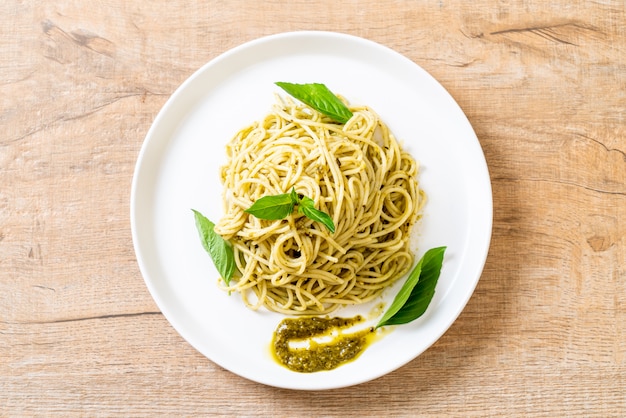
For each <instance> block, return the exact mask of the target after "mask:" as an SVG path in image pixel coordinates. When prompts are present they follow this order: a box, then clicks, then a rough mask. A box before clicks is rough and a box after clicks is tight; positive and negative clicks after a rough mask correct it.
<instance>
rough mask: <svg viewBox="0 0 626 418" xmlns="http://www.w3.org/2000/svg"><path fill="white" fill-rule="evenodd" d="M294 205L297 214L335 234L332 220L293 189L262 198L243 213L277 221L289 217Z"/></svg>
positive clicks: (309, 199) (313, 203)
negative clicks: (318, 223) (296, 207)
mask: <svg viewBox="0 0 626 418" xmlns="http://www.w3.org/2000/svg"><path fill="white" fill-rule="evenodd" d="M296 205H298V212H299V213H302V214H303V215H304V216H306V217H307V218H309V219H312V220H314V221H316V222H321V223H322V224H324V225H325V226H326V228H328V229H329V230H330V232H335V224H334V223H333V220H332V218H331V217H330V216H329V215H328V214H327V213H324V212H322V211H321V210H318V209H315V202H314V201H313V199H311V198H310V197H306V196H302V195H299V194H297V193H296V188H295V187H292V188H291V191H290V192H289V193H283V194H277V195H274V196H263V197H262V198H260V199H259V200H257V201H256V202H254V203H253V204H252V206H250V207H249V208H248V209H246V210H245V211H244V212H246V213H249V214H251V215H253V216H255V217H257V218H259V219H265V220H269V221H277V220H279V219H284V218H286V217H287V216H289V214H291V212H293V209H294V207H295V206H296Z"/></svg>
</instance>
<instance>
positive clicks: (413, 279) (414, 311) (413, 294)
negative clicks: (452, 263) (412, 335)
mask: <svg viewBox="0 0 626 418" xmlns="http://www.w3.org/2000/svg"><path fill="white" fill-rule="evenodd" d="M445 251H446V247H437V248H432V249H430V250H428V251H426V254H424V256H423V257H422V258H421V259H420V260H419V261H418V262H417V265H416V266H415V268H414V269H413V271H411V273H410V274H409V277H408V278H407V280H406V282H405V283H404V285H402V288H400V291H399V292H398V294H397V295H396V297H395V298H394V300H393V302H392V303H391V305H390V306H389V309H387V312H385V314H384V315H383V317H382V318H381V319H380V321H379V322H378V324H377V325H376V328H379V327H382V326H385V325H400V324H406V323H409V322H411V321H413V320H415V319H417V318H419V317H420V316H422V315H423V314H424V312H426V309H427V308H428V305H429V304H430V302H431V300H432V299H433V296H434V295H435V287H436V286H437V281H438V279H439V275H440V273H441V266H442V265H443V255H444V253H445Z"/></svg>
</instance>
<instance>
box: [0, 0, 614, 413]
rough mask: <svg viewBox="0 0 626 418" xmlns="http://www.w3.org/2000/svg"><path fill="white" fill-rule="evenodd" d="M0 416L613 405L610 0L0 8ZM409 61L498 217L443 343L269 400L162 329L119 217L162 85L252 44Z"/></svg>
mask: <svg viewBox="0 0 626 418" xmlns="http://www.w3.org/2000/svg"><path fill="white" fill-rule="evenodd" d="M0 17H2V25H1V26H0V35H1V36H0V133H1V134H0V416H48V415H57V416H154V415H165V416H194V415H198V416H210V415H221V416H230V415H232V416H284V417H291V416H373V417H374V416H422V415H423V416H544V417H554V416H569V417H572V416H580V417H588V416H598V417H611V416H614V417H618V416H626V394H625V392H626V325H625V324H626V5H625V3H624V1H623V0H597V1H579V0H574V1H572V0H552V1H522V0H507V1H494V0H476V1H461V0H454V1H451V0H432V1H426V0H418V1H408V0H407V1H392V2H386V1H367V0H361V1H357V0H351V1H343V2H342V1H322V0H320V1H310V2H309V1H304V0H294V1H290V2H281V1H273V0H272V1H259V2H255V1H243V0H242V1H202V0H200V1H176V0H169V1H157V0H154V1H151V0H141V1H138V0H109V1H78V0H75V1H18V0H5V1H3V2H1V3H0ZM304 29H307V30H311V29H314V30H330V31H337V32H344V33H350V34H354V35H358V36H362V37H366V38H368V39H371V40H373V41H376V42H379V43H382V44H384V45H386V46H388V47H391V48H393V49H395V50H396V51H398V52H400V53H402V54H404V55H405V56H407V57H408V58H410V59H411V60H413V61H414V62H416V63H417V64H419V65H420V66H422V67H423V68H424V69H426V70H427V71H428V72H430V73H431V74H432V75H433V76H434V77H435V78H436V79H437V80H439V82H440V83H441V84H442V85H443V86H444V87H445V88H446V89H448V91H449V92H450V93H451V94H452V96H453V97H454V98H455V99H456V100H457V102H458V103H459V105H460V106H461V107H462V109H463V110H464V111H465V113H466V114H467V116H468V119H469V120H470V122H471V123H472V125H473V127H474V129H475V131H476V133H477V135H478V138H479V140H480V143H481V145H482V147H483V150H484V153H485V156H486V159H487V163H488V165H489V170H490V174H491V179H492V186H493V203H494V220H493V221H494V223H493V236H492V245H491V249H490V252H489V257H488V260H487V263H486V266H485V270H484V273H483V275H482V277H481V280H480V282H479V284H478V287H477V289H476V291H475V293H474V295H473V297H472V298H471V300H470V301H469V304H468V305H467V307H466V308H465V310H464V311H463V313H462V314H461V315H460V317H459V318H458V320H457V321H456V322H455V323H454V324H453V325H452V327H451V328H450V329H449V330H448V332H447V333H446V334H445V335H444V336H443V337H442V338H441V339H440V340H439V341H438V342H437V343H435V344H434V345H433V346H432V347H431V348H430V349H429V350H427V351H426V352H425V353H424V354H423V355H421V356H419V357H418V358H417V359H415V360H414V361H412V362H411V363H409V364H408V365H406V366H404V367H402V368H401V369H399V370H397V371H395V372H393V373H391V374H389V375H387V376H384V377H382V378H379V379H377V380H374V381H372V382H368V383H365V384H362V385H359V386H355V387H350V388H345V389H340V390H332V391H320V392H301V391H291V390H281V389H275V388H271V387H267V386H263V385H260V384H257V383H253V382H250V381H247V380H245V379H243V378H240V377H238V376H236V375H234V374H232V373H230V372H229V371H226V370H223V369H221V368H220V367H218V366H216V365H215V364H214V363H212V362H211V361H209V360H207V359H206V358H205V357H203V356H202V355H201V354H199V353H198V352H197V351H196V350H194V349H193V348H192V347H191V346H190V345H189V344H188V343H187V342H185V341H184V340H183V339H182V338H181V337H180V336H179V335H178V334H177V333H176V331H175V330H174V329H173V328H172V327H171V326H170V325H169V323H168V322H167V321H166V319H165V318H164V317H163V315H162V314H161V313H160V312H159V309H158V308H157V306H156V304H155V303H154V301H153V300H152V298H151V297H150V295H149V293H148V291H147V288H146V286H145V284H144V281H143V279H142V277H141V274H140V272H139V269H138V266H137V262H136V259H135V254H134V251H133V247H132V239H131V233H130V224H129V200H130V184H131V179H132V175H133V169H134V164H135V161H136V158H137V155H138V151H139V149H140V147H141V144H142V141H143V139H144V137H145V135H146V132H147V131H148V129H149V127H150V125H151V123H152V121H153V119H154V117H155V116H156V114H157V112H158V111H159V110H160V108H161V107H162V106H163V104H164V103H165V101H166V100H167V98H168V97H169V96H170V95H171V93H172V92H173V91H174V89H175V88H176V87H177V86H179V85H180V84H181V83H182V82H183V81H184V80H185V79H186V78H187V77H188V76H190V75H191V74H192V73H193V72H194V71H195V70H197V69H198V68H199V67H200V66H202V65H203V64H205V63H206V62H208V61H209V60H211V59H212V58H214V57H216V56H217V55H219V54H220V53H223V52H225V51H227V50H228V49H230V48H232V47H235V46H237V45H239V44H241V43H243V42H246V41H249V40H252V39H255V38H258V37H260V36H263V35H269V34H274V33H278V32H285V31H294V30H304Z"/></svg>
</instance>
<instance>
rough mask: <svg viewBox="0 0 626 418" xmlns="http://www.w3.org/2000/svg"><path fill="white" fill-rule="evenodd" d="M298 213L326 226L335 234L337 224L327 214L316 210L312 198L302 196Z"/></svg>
mask: <svg viewBox="0 0 626 418" xmlns="http://www.w3.org/2000/svg"><path fill="white" fill-rule="evenodd" d="M298 212H300V213H302V214H303V215H304V216H306V217H307V218H309V219H312V220H314V221H316V222H320V223H322V224H324V226H325V227H326V228H328V230H329V231H330V232H333V233H334V232H335V224H334V223H333V219H332V218H331V217H330V215H328V214H327V213H326V212H322V211H321V210H318V209H315V202H314V201H313V199H311V198H310V197H306V196H302V198H301V199H300V202H299V203H298Z"/></svg>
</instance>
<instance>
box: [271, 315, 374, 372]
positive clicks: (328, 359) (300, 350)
mask: <svg viewBox="0 0 626 418" xmlns="http://www.w3.org/2000/svg"><path fill="white" fill-rule="evenodd" d="M362 321H363V318H362V317H361V316H360V315H358V316H356V317H354V318H327V317H326V318H325V317H303V318H286V319H284V320H283V321H282V322H281V323H280V324H278V327H277V328H276V331H275V332H274V338H273V341H272V347H273V354H274V356H275V357H276V360H277V361H278V362H279V363H281V364H282V365H284V366H285V367H287V368H288V369H290V370H293V371H296V372H301V373H312V372H318V371H322V370H332V369H334V368H336V367H338V366H340V365H341V364H343V363H346V362H349V361H351V360H354V359H355V358H357V357H358V356H359V355H360V354H361V353H362V352H363V350H365V348H366V347H367V346H368V345H369V344H370V343H371V342H372V341H373V339H374V336H375V329H374V328H373V327H370V328H366V329H363V330H361V331H356V332H351V333H343V332H342V330H345V329H347V328H350V327H352V326H354V325H355V324H357V323H360V322H362ZM316 339H318V340H324V341H323V342H318V341H316ZM298 342H299V343H300V344H294V343H298ZM294 345H299V346H298V347H294Z"/></svg>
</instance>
